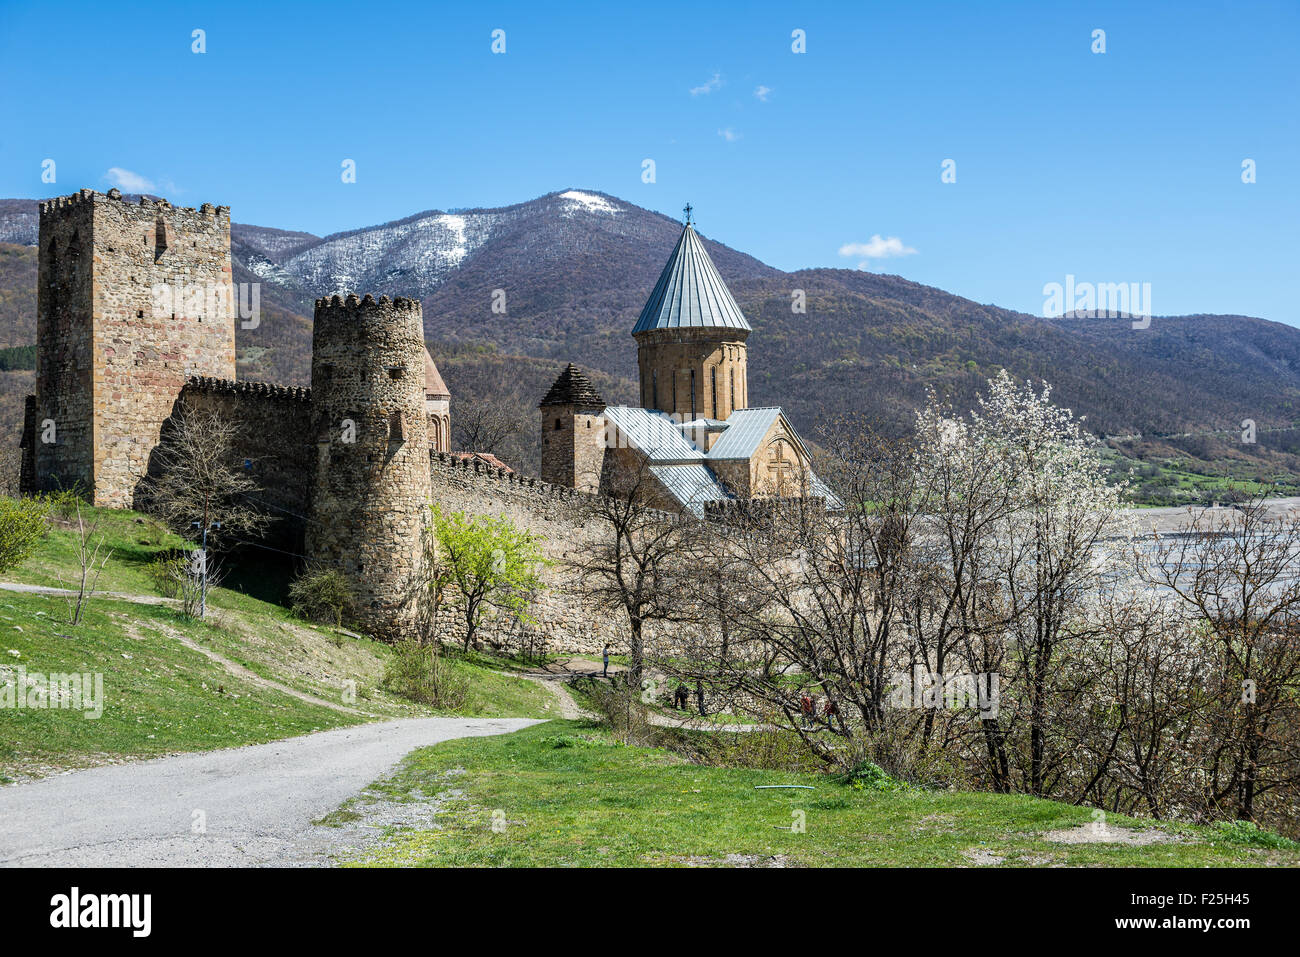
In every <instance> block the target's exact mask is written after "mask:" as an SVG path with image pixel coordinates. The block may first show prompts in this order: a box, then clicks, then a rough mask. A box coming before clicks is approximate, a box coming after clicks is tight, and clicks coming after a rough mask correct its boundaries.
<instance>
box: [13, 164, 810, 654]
mask: <svg viewBox="0 0 1300 957" xmlns="http://www.w3.org/2000/svg"><path fill="white" fill-rule="evenodd" d="M38 255H39V278H38V296H37V300H38V302H37V376H36V394H35V395H34V396H28V398H27V405H26V415H25V422H24V430H23V439H22V450H23V458H22V476H21V482H22V486H23V489H24V490H25V491H40V490H48V489H54V488H59V487H64V488H68V487H77V488H79V489H81V490H82V491H83V492H84V493H85V494H86V495H87V497H88V498H90V500H91V501H92V502H93V503H94V504H96V505H102V506H110V507H116V508H129V507H132V506H133V505H136V504H137V503H138V502H139V496H140V493H141V483H142V481H143V480H144V478H145V477H146V475H148V474H149V472H150V468H151V464H152V462H153V459H154V456H155V451H156V449H157V448H158V445H159V442H160V437H161V436H162V435H163V434H164V430H165V428H166V426H167V423H168V421H169V420H170V419H171V418H172V417H173V416H175V415H177V414H178V413H179V412H180V411H181V410H182V409H187V408H195V409H201V410H210V411H212V412H215V413H217V414H218V415H220V416H221V417H222V419H223V420H225V421H227V422H229V423H230V424H231V425H232V427H233V428H234V431H235V436H236V441H235V446H236V448H235V451H234V455H233V461H232V463H231V465H232V468H241V469H243V470H244V471H245V472H246V473H247V474H248V475H249V476H250V477H251V478H252V479H253V480H254V481H255V482H256V484H257V485H258V487H259V489H260V490H261V491H260V494H259V502H260V504H261V505H262V506H264V507H265V508H266V509H268V510H269V511H271V512H272V513H274V514H276V515H277V516H279V517H280V518H282V519H285V522H284V523H283V524H284V525H287V526H288V527H289V528H290V529H291V530H293V532H294V534H296V535H298V536H300V538H299V540H300V541H301V542H302V544H303V546H304V548H303V554H304V555H307V556H311V559H312V560H313V561H315V562H318V563H321V564H322V565H325V566H329V567H334V568H337V569H339V570H340V571H342V572H343V573H344V574H345V575H346V576H347V577H348V579H349V580H350V581H351V583H352V585H353V589H354V592H355V595H356V598H357V617H358V619H359V624H360V625H361V626H362V627H364V628H366V629H367V630H368V631H370V632H371V633H372V634H375V635H378V636H380V637H394V636H397V635H400V634H402V633H403V632H404V631H406V630H407V629H409V627H410V625H411V618H412V616H413V614H414V612H413V610H412V609H410V608H409V602H404V601H403V600H402V598H401V596H402V595H404V594H405V593H406V588H407V583H408V582H409V581H410V579H411V576H412V573H413V572H414V571H415V570H416V568H417V565H418V562H419V561H420V557H421V552H422V535H423V530H424V527H425V524H426V514H427V505H428V503H429V502H430V501H431V500H432V499H435V498H436V499H437V500H439V501H441V502H444V503H446V504H448V505H449V506H450V507H456V506H458V505H462V506H468V508H469V509H470V510H473V511H478V512H483V511H491V512H503V513H507V514H510V515H511V516H512V518H514V519H515V520H516V521H519V522H520V523H521V524H524V525H526V526H533V527H535V526H536V525H537V523H542V524H543V525H547V526H548V527H547V528H546V529H545V530H544V534H545V533H551V534H554V532H555V529H554V528H551V527H549V526H551V525H555V524H556V523H559V524H560V525H563V524H564V523H565V522H566V520H567V517H566V516H565V515H564V514H563V512H564V509H563V508H560V509H558V510H557V509H556V508H555V507H554V506H555V503H557V502H558V503H563V502H564V501H565V499H566V498H572V497H573V496H575V495H585V494H599V493H601V492H609V491H611V490H613V489H615V488H617V487H618V484H619V478H620V476H624V475H626V474H628V473H629V472H630V471H631V470H634V469H635V470H639V471H640V472H643V473H644V472H648V473H649V474H650V475H652V476H653V481H654V483H655V488H656V490H657V493H658V499H659V501H660V502H661V503H662V506H663V507H664V508H665V509H671V510H675V511H681V512H693V513H695V514H697V515H701V514H704V513H705V511H706V510H707V509H708V508H710V507H716V506H719V505H723V504H725V503H726V502H728V501H730V500H733V499H735V498H736V497H744V498H749V497H761V496H771V495H808V494H818V495H821V494H825V490H824V489H823V488H822V487H821V486H820V483H819V482H818V481H817V479H816V477H815V476H814V475H813V474H812V472H811V469H810V467H809V466H810V459H809V455H808V451H807V449H806V448H805V447H804V445H803V443H802V442H801V441H800V439H799V437H798V435H797V434H796V433H795V431H794V429H793V428H792V427H791V426H790V424H789V423H788V422H787V421H786V419H785V416H784V415H783V414H782V412H781V410H780V409H775V408H768V409H751V408H749V406H748V386H747V382H746V344H745V341H746V338H747V337H748V335H749V333H750V331H751V330H750V326H749V324H748V323H747V322H746V321H745V318H744V316H743V315H742V313H741V310H740V308H739V306H737V305H736V302H735V300H734V299H733V298H732V296H731V293H730V292H729V291H728V290H727V288H726V285H725V284H724V283H723V281H722V279H721V277H720V276H719V275H718V273H717V271H716V269H715V268H714V266H713V263H712V262H711V261H710V260H709V257H708V254H707V252H706V251H705V250H704V246H703V244H702V243H701V241H700V239H699V237H698V235H697V234H696V233H695V230H694V228H693V227H692V225H691V224H690V222H689V216H688V220H687V224H686V226H685V228H684V229H683V231H682V235H681V238H680V240H679V241H678V244H677V247H676V249H674V251H673V253H672V256H671V257H670V259H669V262H668V265H667V266H666V267H665V269H664V271H663V274H662V276H661V277H660V279H659V282H658V284H657V285H656V287H655V289H654V291H653V293H652V294H651V297H650V300H649V302H648V303H647V305H646V308H645V310H644V311H643V312H642V314H641V317H640V320H639V321H638V323H637V325H636V328H635V329H634V331H633V334H634V336H635V337H636V340H637V342H638V346H639V351H640V374H641V400H642V404H641V407H639V408H637V407H629V406H607V405H605V403H604V402H603V401H602V400H601V398H600V396H599V395H598V394H597V393H596V391H595V389H594V388H592V386H591V384H590V382H589V381H588V380H587V378H586V376H584V375H583V374H582V373H581V372H580V371H579V370H578V369H577V368H576V367H574V366H572V365H570V366H569V367H567V368H566V369H565V370H564V372H563V373H562V374H561V375H560V377H559V379H558V380H557V381H556V383H555V385H554V386H553V387H552V388H551V390H550V392H549V393H548V394H547V395H546V397H545V398H544V399H543V400H542V402H541V406H540V408H541V427H542V454H543V458H542V479H543V481H542V482H537V481H536V480H532V479H526V478H523V477H521V476H519V475H517V474H515V473H513V472H510V471H509V470H508V469H499V468H492V467H487V466H485V464H484V462H483V461H481V460H477V459H475V458H474V457H465V456H458V455H453V454H451V451H450V425H451V420H450V398H451V397H450V394H449V392H448V390H447V388H446V386H445V385H444V384H443V381H442V378H441V376H440V375H439V373H438V369H437V366H436V365H435V363H434V361H433V359H432V357H431V356H430V355H429V352H428V350H427V347H426V345H425V341H424V329H423V322H422V317H421V311H420V303H419V302H418V301H416V300H411V299H404V298H401V297H398V298H395V299H391V300H390V299H389V298H388V297H386V296H381V297H380V298H378V299H375V298H373V297H372V296H369V295H367V296H364V297H358V296H356V295H347V296H339V295H335V296H332V297H330V298H324V299H319V300H317V301H316V305H315V326H314V331H313V339H312V364H311V388H309V389H302V388H288V387H283V386H277V385H269V384H266V383H254V382H238V381H236V379H235V322H236V321H237V319H236V315H235V308H234V305H235V300H234V289H233V285H232V270H231V258H230V210H229V208H228V207H225V206H212V205H208V204H204V205H203V206H200V207H199V208H198V209H189V208H181V207H174V206H172V205H170V204H169V203H167V202H166V201H165V200H157V201H155V200H150V199H147V198H145V199H141V200H140V202H139V203H138V204H132V203H128V202H126V201H124V200H123V199H122V197H121V195H120V193H119V192H118V191H117V190H110V191H109V192H108V193H107V194H102V193H97V192H94V191H91V190H81V191H80V192H79V193H77V194H74V195H71V196H63V197H59V198H57V199H53V200H49V201H47V202H44V203H42V204H41V207H40V240H39V253H38ZM160 290H163V291H165V292H167V295H165V296H161V297H160V295H159V291H160ZM194 290H199V291H200V292H201V294H199V295H194V294H192V293H193V291H194ZM559 537H561V538H563V537H564V536H563V535H561V536H559ZM569 614H570V612H569V610H568V609H566V608H564V607H562V606H557V608H555V609H552V610H551V614H550V619H551V620H550V622H549V624H548V623H547V620H546V619H547V617H548V615H547V610H546V609H543V610H542V615H541V618H542V623H541V627H552V628H554V629H555V630H557V631H561V632H563V633H565V634H567V635H570V636H576V637H575V639H574V641H575V644H576V646H579V647H580V646H584V645H585V644H589V643H591V642H592V641H599V640H600V638H599V634H598V632H599V626H598V625H597V624H593V623H589V622H583V623H575V622H573V621H571V620H569V617H568V616H569Z"/></svg>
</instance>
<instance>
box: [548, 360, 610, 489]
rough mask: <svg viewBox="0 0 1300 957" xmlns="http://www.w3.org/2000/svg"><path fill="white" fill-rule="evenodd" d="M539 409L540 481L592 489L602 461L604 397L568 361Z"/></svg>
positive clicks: (598, 475)
mask: <svg viewBox="0 0 1300 957" xmlns="http://www.w3.org/2000/svg"><path fill="white" fill-rule="evenodd" d="M538 408H539V409H541V410H542V481H544V482H550V483H552V484H553V485H563V486H565V487H566V488H578V489H583V490H585V491H595V490H596V489H598V488H599V487H600V476H601V470H602V467H603V463H604V460H605V421H604V419H603V418H602V415H603V414H604V411H605V400H604V399H602V398H601V397H600V393H599V392H597V391H596V387H595V386H594V385H592V384H591V380H590V379H588V378H587V376H586V375H585V374H584V373H583V371H582V370H581V369H579V368H578V367H577V366H575V365H574V364H573V363H572V362H570V363H569V364H568V365H567V366H565V367H564V371H563V372H561V373H560V377H559V378H558V379H556V380H555V384H554V385H552V386H551V391H549V392H547V393H546V398H544V399H542V401H541V403H540V404H539V405H538Z"/></svg>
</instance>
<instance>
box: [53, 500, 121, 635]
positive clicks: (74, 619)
mask: <svg viewBox="0 0 1300 957" xmlns="http://www.w3.org/2000/svg"><path fill="white" fill-rule="evenodd" d="M75 530H76V539H75V540H74V542H73V546H74V547H75V549H76V559H77V579H76V581H74V582H72V583H70V586H69V583H68V582H64V585H65V586H69V587H68V590H69V591H70V592H71V595H70V596H69V598H68V620H69V623H70V624H72V625H73V626H74V627H75V626H77V625H79V624H81V616H82V614H83V613H84V612H85V609H86V603H87V602H88V601H90V599H91V598H93V597H94V595H95V591H96V589H97V588H98V587H99V577H100V575H102V574H103V573H104V567H105V566H106V565H107V564H108V563H109V560H110V559H111V558H112V557H113V550H112V549H111V548H108V549H106V548H105V547H104V536H103V535H100V534H99V517H98V516H96V517H95V518H94V520H93V521H90V522H87V521H86V517H85V515H84V514H83V512H82V510H81V502H79V501H78V502H77V503H76V525H75Z"/></svg>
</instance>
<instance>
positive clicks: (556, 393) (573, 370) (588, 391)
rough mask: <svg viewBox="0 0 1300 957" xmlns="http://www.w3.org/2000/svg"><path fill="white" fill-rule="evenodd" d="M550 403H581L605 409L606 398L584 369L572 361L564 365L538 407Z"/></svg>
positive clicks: (580, 404)
mask: <svg viewBox="0 0 1300 957" xmlns="http://www.w3.org/2000/svg"><path fill="white" fill-rule="evenodd" d="M548 405H579V406H583V407H585V408H593V409H597V408H598V409H603V408H604V407H605V400H604V399H602V398H601V397H600V393H599V392H597V391H596V387H595V386H594V385H592V384H591V380H590V379H588V378H587V377H586V375H584V374H583V372H582V370H581V369H579V368H578V367H577V366H575V365H574V364H573V363H572V362H570V363H569V364H568V365H567V366H565V367H564V371H563V372H561V373H560V376H559V378H558V379H556V380H555V382H554V384H553V385H552V386H551V391H549V392H547V393H546V397H545V398H544V399H542V401H541V403H540V404H539V406H538V408H541V407H543V406H548Z"/></svg>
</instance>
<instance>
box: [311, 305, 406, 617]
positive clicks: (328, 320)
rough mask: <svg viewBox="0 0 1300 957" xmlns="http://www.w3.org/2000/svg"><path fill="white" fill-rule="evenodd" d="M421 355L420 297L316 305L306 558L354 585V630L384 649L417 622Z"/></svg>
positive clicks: (312, 358) (313, 341) (313, 340)
mask: <svg viewBox="0 0 1300 957" xmlns="http://www.w3.org/2000/svg"><path fill="white" fill-rule="evenodd" d="M426 356H427V353H426V351H425V345H424V325H423V320H422V318H421V314H420V303H419V301H418V300H415V299H403V298H401V297H399V298H397V299H393V300H389V298H388V297H387V296H381V297H380V298H379V300H378V301H376V300H375V299H374V298H373V297H371V296H366V297H365V298H364V299H358V298H357V297H356V296H355V295H350V296H348V297H347V298H346V299H341V298H340V297H338V296H334V297H333V298H330V299H318V300H316V324H315V329H314V332H313V336H312V356H311V381H312V428H313V431H314V435H315V438H316V448H317V460H316V477H315V483H314V485H313V494H312V504H311V513H310V515H309V516H308V519H309V520H308V522H307V536H306V545H307V549H306V553H307V556H308V558H309V560H311V561H312V562H315V563H318V564H320V565H323V566H326V567H332V568H337V569H338V570H339V571H341V572H342V573H343V574H344V575H345V576H347V578H348V580H349V581H350V582H351V583H352V587H353V592H354V597H355V599H356V602H355V606H356V607H355V614H356V618H357V623H358V624H359V625H360V626H361V627H362V628H364V629H365V630H367V631H368V632H369V633H370V634H372V635H374V636H375V637H378V638H382V639H384V640H389V641H392V640H395V639H397V638H400V637H403V636H404V635H406V634H409V633H410V632H411V631H412V629H413V628H414V625H415V621H416V605H415V602H414V601H413V600H412V596H413V590H414V589H413V586H414V578H415V575H416V573H417V571H418V570H419V566H420V556H421V539H422V534H423V530H424V527H425V525H426V523H427V516H428V505H429V498H430V495H431V485H430V475H429V434H428V423H429V417H428V415H427V414H426V409H425V362H426ZM294 438H295V437H293V436H285V440H286V441H292V440H293V439H294Z"/></svg>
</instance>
